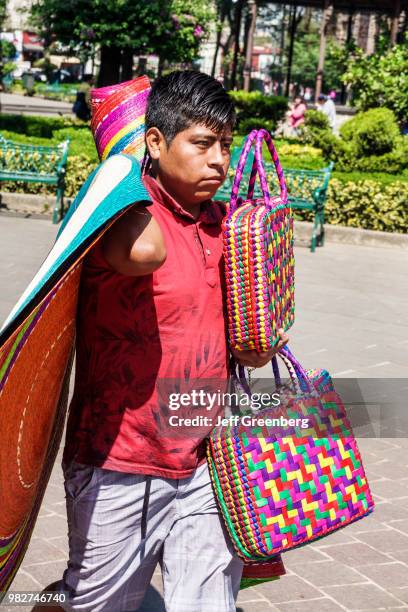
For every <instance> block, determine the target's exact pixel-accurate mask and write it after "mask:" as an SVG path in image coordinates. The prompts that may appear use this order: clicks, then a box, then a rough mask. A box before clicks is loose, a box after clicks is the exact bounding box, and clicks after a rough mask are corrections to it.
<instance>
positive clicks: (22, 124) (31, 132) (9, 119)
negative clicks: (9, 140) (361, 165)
mask: <svg viewBox="0 0 408 612" xmlns="http://www.w3.org/2000/svg"><path fill="white" fill-rule="evenodd" d="M68 125H73V121H71V120H70V119H64V118H62V117H37V116H34V115H0V131H2V130H8V131H10V132H17V133H18V134H26V135H27V136H39V137H40V138H52V133H53V131H54V130H61V129H62V128H64V127H67V126H68Z"/></svg>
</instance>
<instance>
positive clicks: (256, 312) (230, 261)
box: [222, 129, 295, 351]
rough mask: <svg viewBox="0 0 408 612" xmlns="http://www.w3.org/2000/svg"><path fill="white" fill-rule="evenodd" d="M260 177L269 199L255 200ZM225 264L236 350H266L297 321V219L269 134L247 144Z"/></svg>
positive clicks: (256, 134) (227, 230)
mask: <svg viewBox="0 0 408 612" xmlns="http://www.w3.org/2000/svg"><path fill="white" fill-rule="evenodd" d="M264 141H265V142H266V143H267V145H268V148H269V151H270V154H271V156H272V159H273V161H274V164H275V168H276V173H277V177H278V180H279V186H280V194H279V196H274V197H271V196H270V194H269V187H268V181H267V178H266V174H265V168H264V164H263V161H262V146H263V143H264ZM253 144H255V157H254V161H253V165H252V171H251V176H250V179H249V187H248V195H247V198H246V200H245V201H243V200H242V198H241V197H238V192H239V187H240V184H241V180H242V176H243V173H244V168H245V163H246V161H247V158H248V155H249V152H250V150H251V148H252V146H253ZM257 176H259V178H260V183H261V188H262V193H263V198H260V199H254V197H253V194H254V186H255V181H256V178H257ZM222 227H223V238H224V262H225V277H226V296H227V309H228V331H229V339H230V346H231V347H232V348H236V349H238V350H245V349H257V350H258V351H266V350H268V349H270V348H271V347H273V346H274V345H275V344H276V342H277V340H278V336H277V330H278V329H279V328H283V329H284V330H285V331H286V330H287V329H289V327H291V325H292V324H293V321H294V312H295V307H294V256H293V218H292V214H291V209H290V206H289V205H288V199H287V190H286V184H285V179H284V176H283V171H282V167H281V165H280V163H279V159H278V155H277V152H276V149H275V147H274V145H273V142H272V139H271V136H270V134H269V132H268V131H267V130H263V129H262V130H253V131H252V132H251V133H250V134H249V136H248V138H247V140H246V142H245V145H244V148H243V150H242V154H241V157H240V160H239V163H238V166H237V170H236V174H235V179H234V183H233V187H232V193H231V200H230V205H229V209H228V213H227V215H226V216H225V218H224V221H223V226H222Z"/></svg>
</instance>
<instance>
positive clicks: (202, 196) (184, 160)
mask: <svg viewBox="0 0 408 612" xmlns="http://www.w3.org/2000/svg"><path fill="white" fill-rule="evenodd" d="M153 129H154V128H153ZM157 131H158V130H157ZM159 135H161V133H160V132H159ZM147 141H148V144H149V134H148V135H147ZM231 144H232V133H231V129H230V128H229V127H228V128H225V129H224V131H223V132H222V133H218V134H217V133H216V132H214V131H213V130H211V129H209V128H208V127H205V126H203V125H199V124H193V125H192V126H190V127H189V128H187V129H185V130H183V131H182V132H179V133H178V134H177V135H176V136H175V137H174V139H173V140H172V141H171V143H170V145H169V146H168V147H167V145H166V142H165V141H164V138H163V137H162V136H161V139H160V143H157V145H155V146H156V149H155V152H153V153H154V154H153V155H152V150H151V147H150V146H149V150H150V154H151V155H152V158H153V159H155V161H156V165H157V178H158V180H159V182H160V183H161V184H162V185H163V187H164V188H165V189H166V191H167V192H168V193H169V194H170V195H171V196H173V197H174V198H175V199H176V200H177V201H178V202H179V203H180V204H182V205H183V204H184V205H187V206H188V205H194V204H197V203H200V202H204V201H205V200H208V199H211V198H212V197H213V196H214V195H215V193H216V191H217V189H218V188H219V187H220V186H221V184H222V183H223V182H224V180H225V177H226V174H227V171H228V167H229V164H230V158H231V151H230V149H231Z"/></svg>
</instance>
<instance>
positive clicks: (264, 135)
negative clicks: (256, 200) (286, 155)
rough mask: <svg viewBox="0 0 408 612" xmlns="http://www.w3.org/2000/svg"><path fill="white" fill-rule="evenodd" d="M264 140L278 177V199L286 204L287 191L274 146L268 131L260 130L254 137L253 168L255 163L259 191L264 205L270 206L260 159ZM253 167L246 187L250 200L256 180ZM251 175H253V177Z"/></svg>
mask: <svg viewBox="0 0 408 612" xmlns="http://www.w3.org/2000/svg"><path fill="white" fill-rule="evenodd" d="M264 140H265V142H266V144H267V145H268V149H269V153H270V154H271V157H272V161H273V163H274V165H275V170H276V174H277V175H278V180H279V186H280V199H281V201H282V202H285V203H286V202H287V199H288V190H287V187H286V182H285V177H284V175H283V169H282V166H281V164H280V161H279V157H278V153H277V151H276V149H275V145H274V144H273V141H272V137H271V135H270V133H269V132H268V130H265V129H262V130H259V131H258V134H257V136H256V142H255V159H254V166H255V162H256V168H257V171H258V174H259V180H260V182H261V189H262V193H263V196H264V200H265V205H267V206H271V196H270V194H269V187H268V179H267V176H266V172H265V166H264V163H263V159H262V146H263V142H264ZM254 166H253V168H252V170H253V173H251V178H250V181H249V186H248V199H250V198H251V199H252V198H253V193H254V186H255V179H256V174H255V173H254ZM252 174H254V176H253V175H252Z"/></svg>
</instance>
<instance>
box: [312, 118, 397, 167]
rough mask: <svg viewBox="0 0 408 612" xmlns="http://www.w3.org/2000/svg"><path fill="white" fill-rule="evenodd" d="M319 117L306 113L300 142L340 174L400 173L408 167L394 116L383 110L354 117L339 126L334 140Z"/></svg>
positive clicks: (333, 136)
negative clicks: (329, 162) (338, 135)
mask: <svg viewBox="0 0 408 612" xmlns="http://www.w3.org/2000/svg"><path fill="white" fill-rule="evenodd" d="M318 115H322V113H320V112H318V111H307V113H306V116H305V124H304V126H303V128H302V130H301V140H302V142H304V143H308V144H310V145H312V146H314V147H318V148H320V149H321V150H322V153H323V156H324V158H325V159H326V160H331V161H334V162H335V167H336V170H340V171H342V172H351V171H356V170H357V171H360V172H389V173H393V174H399V173H401V172H402V171H403V170H404V168H406V167H408V140H407V138H406V137H404V136H401V135H400V133H399V129H398V124H397V120H396V117H395V115H394V114H393V112H392V111H390V110H389V109H386V108H376V109H371V110H369V111H367V112H364V113H358V115H356V116H355V117H354V118H353V119H350V121H347V122H346V123H344V124H343V126H342V128H341V130H340V138H337V137H336V136H335V135H334V134H333V133H332V132H331V130H330V129H327V128H326V127H325V125H324V122H322V121H321V117H318Z"/></svg>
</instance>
